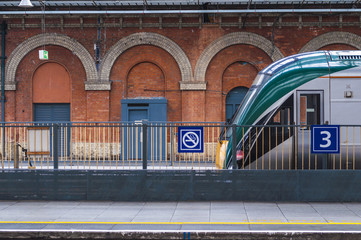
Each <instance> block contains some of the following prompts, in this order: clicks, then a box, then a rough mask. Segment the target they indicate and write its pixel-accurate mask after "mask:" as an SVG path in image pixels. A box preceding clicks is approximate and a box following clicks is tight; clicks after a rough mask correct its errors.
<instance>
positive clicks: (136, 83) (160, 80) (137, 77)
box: [125, 61, 166, 98]
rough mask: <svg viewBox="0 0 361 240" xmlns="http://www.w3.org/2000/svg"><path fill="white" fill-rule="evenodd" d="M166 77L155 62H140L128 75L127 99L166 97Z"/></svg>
mask: <svg viewBox="0 0 361 240" xmlns="http://www.w3.org/2000/svg"><path fill="white" fill-rule="evenodd" d="M165 85H166V84H165V76H164V73H163V71H162V69H161V68H160V67H159V66H157V65H156V64H155V63H153V62H149V61H147V62H140V63H137V64H136V65H134V66H132V68H131V69H130V70H129V71H128V74H127V82H126V90H125V91H126V95H125V98H144V97H146V98H154V97H165V88H166V87H165Z"/></svg>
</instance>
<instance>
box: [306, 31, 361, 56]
mask: <svg viewBox="0 0 361 240" xmlns="http://www.w3.org/2000/svg"><path fill="white" fill-rule="evenodd" d="M336 43H342V44H347V45H350V46H352V47H355V48H357V49H361V37H360V36H359V35H356V34H354V33H349V32H329V33H325V34H322V35H320V36H318V37H315V38H314V39H312V40H311V41H309V42H308V43H307V44H306V45H305V46H303V47H302V48H301V50H300V51H299V52H300V53H304V52H311V51H315V50H319V49H320V48H322V47H324V46H327V45H331V44H336Z"/></svg>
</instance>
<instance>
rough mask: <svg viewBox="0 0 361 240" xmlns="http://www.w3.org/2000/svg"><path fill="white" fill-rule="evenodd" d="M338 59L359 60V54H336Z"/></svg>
mask: <svg viewBox="0 0 361 240" xmlns="http://www.w3.org/2000/svg"><path fill="white" fill-rule="evenodd" d="M338 59H339V60H360V59H361V56H357V55H353V56H338Z"/></svg>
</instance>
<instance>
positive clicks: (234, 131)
mask: <svg viewBox="0 0 361 240" xmlns="http://www.w3.org/2000/svg"><path fill="white" fill-rule="evenodd" d="M236 146H237V125H236V124H232V165H233V169H237V168H238V166H237V149H236Z"/></svg>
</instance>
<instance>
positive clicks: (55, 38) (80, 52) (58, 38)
mask: <svg viewBox="0 0 361 240" xmlns="http://www.w3.org/2000/svg"><path fill="white" fill-rule="evenodd" d="M43 45H58V46H61V47H64V48H67V49H69V50H70V51H72V52H73V53H74V54H75V55H76V56H77V57H78V58H79V59H80V61H81V62H82V64H83V66H84V69H85V72H86V76H87V81H88V82H92V83H94V82H97V80H98V78H97V70H96V66H95V63H94V60H93V58H92V56H91V55H90V53H89V52H88V51H87V50H86V49H85V48H84V47H83V46H82V45H81V44H80V43H79V42H77V41H76V40H74V39H72V38H70V37H68V36H65V35H61V34H56V33H45V34H39V35H36V36H33V37H31V38H28V39H27V40H25V41H24V42H22V43H21V44H20V45H19V46H17V47H16V48H15V49H14V51H13V52H12V53H11V55H10V57H9V59H8V61H7V62H6V66H5V72H6V73H5V74H6V78H5V90H16V81H15V74H16V70H17V67H18V65H19V63H20V62H21V60H22V59H23V58H24V57H25V56H26V55H27V54H28V53H29V52H31V51H32V50H34V49H35V48H37V47H40V46H43ZM94 90H96V89H94Z"/></svg>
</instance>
